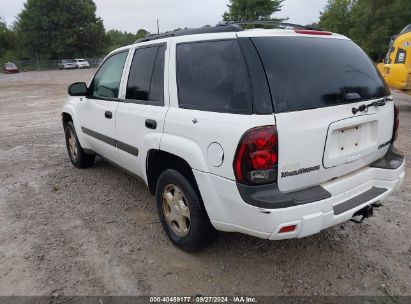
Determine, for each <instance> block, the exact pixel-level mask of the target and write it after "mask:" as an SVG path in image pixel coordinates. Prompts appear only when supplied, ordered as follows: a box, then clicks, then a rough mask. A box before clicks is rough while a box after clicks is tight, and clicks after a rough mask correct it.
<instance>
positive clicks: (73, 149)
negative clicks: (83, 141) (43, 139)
mask: <svg viewBox="0 0 411 304" xmlns="http://www.w3.org/2000/svg"><path fill="white" fill-rule="evenodd" d="M64 133H65V135H66V146H67V151H68V154H69V156H70V160H71V163H72V164H73V165H74V166H75V167H77V168H81V169H84V168H88V167H91V166H92V165H93V164H94V161H95V158H96V156H95V155H94V154H92V155H91V154H87V153H85V152H84V150H83V148H82V147H81V145H80V142H79V140H78V137H77V133H76V130H75V128H74V125H73V123H72V122H71V121H69V122H68V123H67V124H66V126H65V128H64Z"/></svg>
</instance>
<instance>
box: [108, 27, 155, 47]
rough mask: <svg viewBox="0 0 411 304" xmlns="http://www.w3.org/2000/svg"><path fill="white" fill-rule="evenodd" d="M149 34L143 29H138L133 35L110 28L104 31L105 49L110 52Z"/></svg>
mask: <svg viewBox="0 0 411 304" xmlns="http://www.w3.org/2000/svg"><path fill="white" fill-rule="evenodd" d="M149 34H150V33H149V32H147V31H146V30H145V29H139V30H138V31H137V33H136V34H135V35H134V34H132V33H128V32H121V31H118V30H110V31H108V32H107V33H106V50H107V52H111V51H113V50H115V49H117V48H119V47H122V46H126V45H129V44H133V43H134V42H135V41H136V40H137V39H140V38H144V37H146V36H147V35H149Z"/></svg>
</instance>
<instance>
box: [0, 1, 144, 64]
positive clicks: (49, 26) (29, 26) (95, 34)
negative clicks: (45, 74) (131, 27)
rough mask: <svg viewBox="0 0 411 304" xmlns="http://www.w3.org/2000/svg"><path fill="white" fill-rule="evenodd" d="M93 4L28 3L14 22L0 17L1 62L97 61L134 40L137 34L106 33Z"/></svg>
mask: <svg viewBox="0 0 411 304" xmlns="http://www.w3.org/2000/svg"><path fill="white" fill-rule="evenodd" d="M96 10H97V8H96V5H95V3H94V1H93V0H27V2H26V3H25V4H24V8H23V10H22V11H21V13H20V14H19V15H18V16H17V19H16V21H15V22H14V23H13V24H12V25H11V26H9V27H8V26H7V24H6V23H5V21H4V19H3V18H2V17H1V16H0V62H6V61H12V60H16V59H19V60H26V59H34V58H39V59H44V60H47V59H64V58H75V57H100V56H104V55H105V54H107V53H108V52H110V51H112V50H114V49H116V48H118V47H120V46H124V45H127V44H131V43H133V42H134V41H135V40H136V39H139V38H142V37H145V36H146V35H147V34H148V32H147V31H146V30H144V29H140V30H137V31H136V33H134V34H133V33H128V32H121V31H118V30H110V31H106V30H105V28H104V25H103V21H102V20H101V18H98V17H97V16H96Z"/></svg>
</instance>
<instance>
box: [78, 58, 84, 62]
mask: <svg viewBox="0 0 411 304" xmlns="http://www.w3.org/2000/svg"><path fill="white" fill-rule="evenodd" d="M76 61H77V62H84V61H85V60H84V59H77V60H76Z"/></svg>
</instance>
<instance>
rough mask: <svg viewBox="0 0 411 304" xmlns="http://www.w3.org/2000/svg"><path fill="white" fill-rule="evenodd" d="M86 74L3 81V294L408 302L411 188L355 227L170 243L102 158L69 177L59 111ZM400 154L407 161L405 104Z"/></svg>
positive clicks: (409, 121) (138, 188)
mask: <svg viewBox="0 0 411 304" xmlns="http://www.w3.org/2000/svg"><path fill="white" fill-rule="evenodd" d="M92 73H93V70H85V71H78V70H76V71H53V72H29V73H21V74H18V75H0V168H1V170H0V295H195V294H203V295H238V294H244V295H255V296H256V295H411V247H410V244H411V242H410V232H411V222H410V218H411V205H410V202H411V183H410V181H409V179H406V183H405V184H404V185H403V187H402V188H401V190H400V191H399V192H398V193H397V194H396V195H395V196H392V197H390V198H389V199H388V200H386V201H385V202H384V204H385V206H384V207H383V208H381V209H379V210H377V211H376V216H375V217H373V218H371V219H369V220H367V221H366V222H365V223H363V224H361V225H357V224H354V223H352V222H347V223H344V224H342V225H339V226H337V227H333V228H331V229H328V230H326V231H323V232H322V233H320V234H318V235H315V236H311V237H308V238H304V239H296V240H287V241H277V242H270V241H266V240H260V239H257V238H253V237H249V236H245V235H240V234H229V233H222V234H221V235H220V238H219V239H218V241H217V242H216V243H215V245H213V246H212V247H211V248H210V249H209V250H207V251H205V252H203V253H200V254H196V255H190V254H186V253H183V252H181V251H179V250H177V249H176V248H175V247H173V246H172V245H171V244H170V243H169V242H168V240H167V239H166V237H165V235H164V233H163V231H162V229H161V226H160V224H159V222H158V219H157V214H156V210H155V204H154V199H153V198H152V197H151V196H150V194H149V192H148V190H147V189H146V187H145V186H144V185H143V184H142V183H140V182H139V181H138V180H135V179H134V178H132V177H130V176H128V175H126V174H125V173H123V172H122V171H120V170H119V169H117V168H114V167H112V166H110V165H108V164H107V163H105V162H103V161H102V160H98V161H97V163H96V165H95V166H94V167H93V168H91V169H88V170H78V169H75V168H74V167H73V166H72V165H71V163H70V161H69V158H68V156H67V153H66V150H65V146H64V135H63V130H62V126H61V121H60V109H61V106H62V103H63V100H64V97H65V96H66V94H67V93H66V92H67V86H68V85H69V84H70V83H71V82H74V81H86V80H88V79H89V78H90V77H91V75H92ZM393 94H394V95H395V97H396V98H397V100H398V102H399V104H401V107H402V112H401V133H400V137H399V141H398V143H397V146H398V147H399V148H400V149H402V150H403V151H404V152H405V153H406V157H407V161H408V162H407V174H408V176H409V175H410V173H411V172H410V171H411V169H410V164H411V138H410V134H411V132H410V131H411V96H409V95H406V94H404V93H399V92H393Z"/></svg>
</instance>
